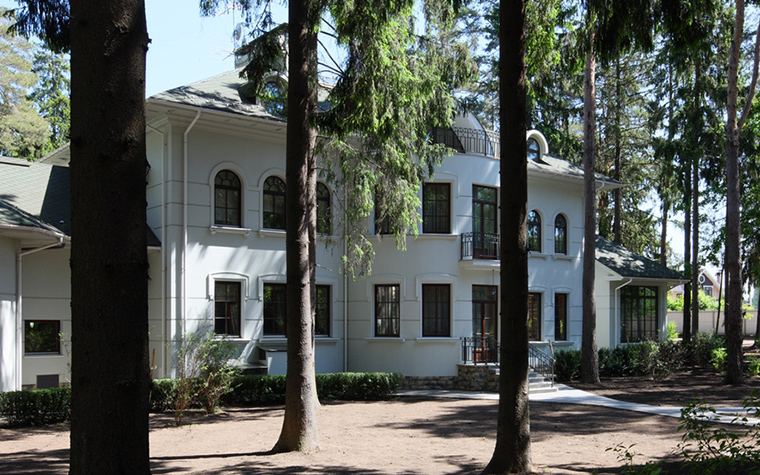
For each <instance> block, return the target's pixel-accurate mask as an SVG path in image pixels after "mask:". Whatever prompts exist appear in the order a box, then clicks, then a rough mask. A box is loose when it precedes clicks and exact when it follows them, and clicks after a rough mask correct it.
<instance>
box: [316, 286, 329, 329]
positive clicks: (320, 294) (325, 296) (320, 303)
mask: <svg viewBox="0 0 760 475" xmlns="http://www.w3.org/2000/svg"><path fill="white" fill-rule="evenodd" d="M315 307H316V315H315V316H314V334H315V335H318V336H330V286H329V285H318V286H317V302H316V306H315Z"/></svg>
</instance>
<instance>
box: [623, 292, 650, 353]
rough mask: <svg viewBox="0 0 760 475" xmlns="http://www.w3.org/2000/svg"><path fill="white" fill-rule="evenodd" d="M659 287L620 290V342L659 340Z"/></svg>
mask: <svg viewBox="0 0 760 475" xmlns="http://www.w3.org/2000/svg"><path fill="white" fill-rule="evenodd" d="M658 313H659V312H658V311H657V287H644V286H635V285H632V286H627V287H623V288H622V289H620V341H621V343H631V342H636V341H643V340H657V328H658V327H657V322H658V321H659V315H658Z"/></svg>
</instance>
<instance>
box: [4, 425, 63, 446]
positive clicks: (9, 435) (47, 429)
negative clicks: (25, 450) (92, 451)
mask: <svg viewBox="0 0 760 475" xmlns="http://www.w3.org/2000/svg"><path fill="white" fill-rule="evenodd" d="M70 428H71V427H70V426H69V424H51V425H47V426H36V427H23V428H15V427H0V440H2V441H8V442H10V441H12V440H23V439H25V438H27V437H34V436H37V435H49V434H61V433H68V431H69V429H70Z"/></svg>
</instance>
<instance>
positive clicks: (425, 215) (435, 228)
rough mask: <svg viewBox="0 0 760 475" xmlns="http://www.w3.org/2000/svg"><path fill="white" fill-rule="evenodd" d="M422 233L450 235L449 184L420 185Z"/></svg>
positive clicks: (428, 183) (427, 183) (426, 183)
mask: <svg viewBox="0 0 760 475" xmlns="http://www.w3.org/2000/svg"><path fill="white" fill-rule="evenodd" d="M444 195H445V198H442V196H444ZM422 232H423V233H428V234H450V233H451V183H430V182H425V183H423V184H422Z"/></svg>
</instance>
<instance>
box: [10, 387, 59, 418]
mask: <svg viewBox="0 0 760 475" xmlns="http://www.w3.org/2000/svg"><path fill="white" fill-rule="evenodd" d="M0 415H2V416H3V417H4V418H5V419H6V420H7V421H8V425H9V426H11V427H25V426H39V425H44V424H55V423H58V422H65V421H67V420H69V418H70V417H71V388H68V387H66V388H53V389H33V390H28V391H11V392H7V393H0Z"/></svg>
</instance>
